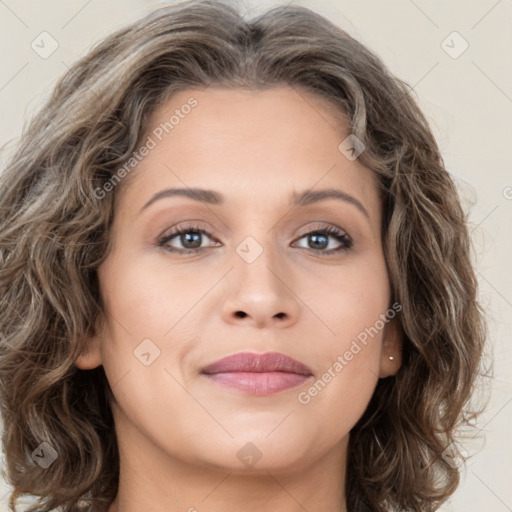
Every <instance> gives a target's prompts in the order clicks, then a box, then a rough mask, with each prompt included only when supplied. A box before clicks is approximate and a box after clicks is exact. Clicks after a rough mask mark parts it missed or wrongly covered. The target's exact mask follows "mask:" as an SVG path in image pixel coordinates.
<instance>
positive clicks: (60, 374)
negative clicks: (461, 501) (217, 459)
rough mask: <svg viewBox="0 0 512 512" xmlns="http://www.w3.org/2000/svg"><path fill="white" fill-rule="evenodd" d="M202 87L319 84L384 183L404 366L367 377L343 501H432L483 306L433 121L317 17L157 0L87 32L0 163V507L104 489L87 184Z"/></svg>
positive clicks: (105, 240) (98, 212) (438, 494)
mask: <svg viewBox="0 0 512 512" xmlns="http://www.w3.org/2000/svg"><path fill="white" fill-rule="evenodd" d="M211 85H212V86H219V87H227V88H252V89H264V88H269V87H273V86H279V85H288V86H290V87H292V88H294V90H296V91H297V92H299V93H302V92H305V93H310V94H314V95H316V97H318V98H322V99H324V100H327V101H328V102H330V104H331V105H333V106H335V107H336V108H335V109H334V110H335V115H337V116H339V118H340V119H344V120H345V121H346V123H347V126H348V128H349V130H350V133H351V134H353V135H355V136H356V137H357V138H358V139H360V141H361V142H362V143H363V144H364V148H365V149H364V152H363V153H362V154H361V155H360V156H359V160H360V162H361V163H362V164H363V165H366V166H367V167H368V168H370V169H371V170H372V171H373V172H374V173H375V174H374V176H375V178H376V183H377V186H378V188H379V192H380V193H381V196H382V204H383V211H384V216H383V226H382V242H383V247H384V254H385V260H386V265H387V269H388V274H389V281H390V286H391V293H392V297H393V300H394V301H397V302H399V303H400V304H401V305H402V310H401V312H400V314H399V315H398V316H397V320H398V322H399V329H400V331H401V336H402V342H403V348H402V350H403V354H402V357H403V363H402V366H401V368H400V369H399V371H398V373H397V374H396V375H395V376H394V377H391V378H386V379H380V380H379V381H378V383H377V386H376V388H375V391H374V394H373V396H372V399H371V401H370V403H369V404H368V407H367V409H366V411H365V412H364V414H363V416H362V417H361V418H360V419H359V421H358V422H357V424H356V425H355V426H354V427H353V429H352V430H351V432H350V438H349V450H348V461H347V464H348V471H347V478H346V482H345V493H346V499H347V507H348V510H349V511H350V512H359V511H372V512H385V511H386V512H387V511H392V510H393V511H394V510H400V511H414V512H420V511H421V512H428V511H433V510H437V508H438V507H439V506H440V505H441V504H442V503H443V502H444V501H446V499H447V498H448V497H449V496H450V495H451V494H452V493H453V492H454V491H455V489H456V488H457V486H458V484H459V479H460V475H459V468H458V467H453V466H454V465H453V464H452V465H450V464H448V463H446V462H445V460H444V458H443V456H442V455H443V452H444V451H445V449H446V448H447V447H448V446H449V445H451V444H452V443H453V442H454V441H455V439H456V434H457V432H458V429H459V427H461V425H465V424H467V423H468V418H469V417H470V416H469V415H470V414H471V413H473V414H474V411H470V410H469V403H470V398H471V396H472V394H473V392H474V390H475V389H476V387H475V386H476V384H475V383H476V381H477V376H478V375H480V373H479V372H480V370H481V362H482V356H483V350H484V348H485V347H484V344H485V339H486V321H485V318H484V314H483V308H482V307H481V305H480V304H479V302H478V298H477V279H476V275H475V270H474V268H473V263H472V258H471V251H472V249H473V246H472V242H471V240H470V234H469V230H468V222H467V214H465V213H464V211H463V209H462V206H461V204H460V200H459V196H458V193H457V190H456V187H455V184H454V182H453V180H452V179H451V177H450V175H449V173H448V172H447V170H446V168H445V165H444V162H443V159H442V157H441V155H440V151H439V148H438V146H437V144H436V141H435V139H434V136H433V135H432V133H431V131H430V128H429V125H428V122H427V120H426V118H425V117H424V115H423V114H422V112H421V111H420V109H419V107H418V105H417V103H416V101H415V100H414V98H413V97H412V89H411V87H410V86H409V85H407V83H406V82H404V81H402V80H400V79H398V78H396V77H394V76H393V75H392V74H391V73H390V72H389V71H388V69H387V67H386V66H385V65H384V64H383V62H382V61H381V60H380V59H379V58H378V57H377V56H376V55H374V54H373V53H372V52H371V51H369V50H368V49H367V48H366V47H365V46H364V45H362V44H361V43H360V42H358V41H357V40H355V39H354V38H353V37H351V36H350V35H349V34H347V33H346V32H345V31H343V30H342V29H341V28H339V27H338V26H336V25H334V24H333V23H331V22H330V21H329V20H327V19H325V18H324V17H322V16H320V15H319V14H317V13H314V12H313V11H311V10H309V9H307V8H305V7H297V6H281V7H276V8H273V9H271V10H269V11H267V12H265V13H263V14H259V15H258V16H255V17H254V18H252V19H251V20H246V19H244V17H243V16H242V15H241V14H240V13H239V12H238V10H237V9H236V8H234V7H232V6H229V5H227V4H224V3H220V2H215V1H187V2H182V3H181V4H175V5H167V6H164V7H162V8H159V9H157V10H155V11H153V12H151V13H150V14H148V15H146V16H145V17H143V18H141V19H139V20H137V21H135V22H132V24H130V25H129V26H126V27H124V28H123V29H121V30H118V31H117V32H115V33H113V34H111V35H109V36H108V37H106V38H105V39H103V40H102V41H100V42H99V43H97V44H96V45H95V46H94V47H93V48H92V49H91V50H90V51H89V53H88V54H87V55H86V56H85V57H83V58H81V59H80V60H78V61H77V62H76V63H75V64H74V65H73V67H72V68H71V69H70V70H69V71H68V72H66V73H65V74H64V75H63V76H62V77H61V78H60V80H59V81H58V83H57V84H56V86H55V88H54V89H53V91H52V94H51V95H50V96H49V98H48V99H47V100H46V102H45V104H44V105H43V107H42V108H41V110H40V111H39V112H38V113H37V114H36V115H35V116H33V118H32V119H31V120H30V123H29V124H28V126H24V129H23V134H22V136H21V137H20V143H19V144H18V145H17V147H16V151H15V152H14V153H13V155H11V157H10V159H9V161H8V163H7V166H6V168H5V170H4V172H3V173H2V175H1V176H0V185H1V196H0V265H1V268H0V299H1V308H0V335H1V342H0V412H1V416H2V418H3V422H4V425H3V429H4V430H3V433H2V443H3V450H4V454H5V466H6V471H7V477H8V480H9V483H10V484H11V485H12V487H13V490H12V493H11V495H10V502H9V503H10V507H11V509H12V510H16V508H15V507H17V505H16V500H17V499H19V497H20V496H23V495H32V496H35V497H38V501H37V503H36V504H35V505H33V508H30V509H29V512H34V511H35V510H38V511H39V512H47V511H50V510H51V509H54V508H56V507H60V508H59V510H62V511H65V512H71V511H74V510H87V511H92V510H106V508H107V507H108V506H109V504H110V503H111V502H112V501H113V500H114V498H115V496H116V493H117V490H118V477H119V452H118V446H117V440H116V434H115V428H114V421H113V417H112V413H111V409H110V405H109V404H110V400H111V398H112V396H113V395H112V391H111V388H110V386H109V383H108V380H107V378H106V375H105V372H104V370H103V367H102V366H99V367H98V368H95V369H94V370H87V371H84V370H80V369H78V368H77V367H76V365H75V359H76V358H77V357H78V355H79V354H80V353H81V352H83V351H84V350H86V347H85V340H86V339H87V337H88V336H91V335H93V334H94V332H95V325H96V320H97V319H98V318H100V316H101V314H102V312H103V305H102V301H101V297H100V293H99V285H98V278H97V273H96V271H97V269H98V266H99V265H100V264H101V263H102V262H103V261H104V259H105V257H106V256H107V254H108V251H109V247H110V227H111V223H112V220H113V215H114V199H115V197H116V196H117V195H118V192H119V191H118V190H117V189H116V190H115V191H112V192H111V193H107V194H105V193H102V194H99V193H98V190H100V189H102V187H104V185H105V183H106V182H107V181H109V180H112V177H113V176H114V174H116V171H117V170H118V169H119V168H120V166H122V165H124V164H125V163H126V162H127V161H128V160H129V159H130V158H131V157H132V155H133V153H134V151H136V150H137V148H138V147H139V146H140V144H141V141H142V140H143V137H144V136H145V134H146V133H147V130H148V121H149V118H150V116H151V114H152V113H153V112H154V111H155V110H156V109H157V108H158V106H159V105H161V104H162V103H163V102H164V101H166V100H167V99H169V98H170V97H171V95H172V94H174V93H175V92H177V91H180V90H189V89H190V90H193V89H194V88H201V89H202V88H206V87H208V86H211ZM341 136H342V134H341V133H340V142H341ZM122 185H124V183H123V184H122ZM102 190H103V189H102ZM42 442H47V443H49V445H50V446H51V447H53V448H54V449H55V450H56V451H57V454H58V460H57V461H56V463H53V464H51V465H50V466H48V467H46V468H43V467H41V466H40V465H39V464H36V463H35V462H34V460H35V457H33V453H34V451H35V450H36V449H38V447H39V446H40V444H41V443H42ZM31 454H32V456H31ZM80 506H83V508H80Z"/></svg>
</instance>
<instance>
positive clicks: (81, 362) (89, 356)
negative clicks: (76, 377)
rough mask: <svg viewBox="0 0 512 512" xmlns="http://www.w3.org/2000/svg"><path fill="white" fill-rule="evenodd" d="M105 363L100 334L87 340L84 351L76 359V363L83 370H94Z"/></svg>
mask: <svg viewBox="0 0 512 512" xmlns="http://www.w3.org/2000/svg"><path fill="white" fill-rule="evenodd" d="M102 363H103V360H102V357H101V340H100V336H99V334H97V335H95V336H92V337H90V338H88V339H87V340H85V342H84V348H83V350H82V352H81V353H80V354H79V355H78V357H77V358H76V359H75V365H76V366H77V367H78V368H80V369H81V370H92V369H94V368H97V367H98V366H100V365H101V364H102Z"/></svg>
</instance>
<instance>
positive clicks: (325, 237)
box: [299, 226, 353, 255]
mask: <svg viewBox="0 0 512 512" xmlns="http://www.w3.org/2000/svg"><path fill="white" fill-rule="evenodd" d="M329 238H331V239H335V240H337V241H338V242H339V245H338V247H336V245H335V246H334V248H333V247H331V248H330V249H328V250H325V249H327V247H329ZM302 239H306V241H307V243H308V244H312V245H313V247H312V248H310V247H305V249H309V250H312V251H315V252H321V253H322V254H327V255H329V254H334V253H337V252H343V251H348V250H350V249H351V247H352V244H353V242H352V240H351V239H350V237H349V236H348V235H347V234H346V233H345V232H344V231H341V230H340V229H338V228H336V227H334V226H326V227H319V228H317V229H315V230H313V231H309V232H308V233H306V234H304V235H303V236H302V237H301V238H300V239H299V240H302Z"/></svg>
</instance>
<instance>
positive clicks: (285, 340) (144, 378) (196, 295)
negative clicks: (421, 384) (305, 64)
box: [77, 86, 400, 472]
mask: <svg viewBox="0 0 512 512" xmlns="http://www.w3.org/2000/svg"><path fill="white" fill-rule="evenodd" d="M191 98H193V99H191ZM187 105H188V106H187ZM334 113H335V111H334V110H333V108H332V107H330V106H328V105H326V104H325V103H324V102H323V100H320V99H318V98H316V97H315V96H311V95H310V94H309V93H306V92H300V94H299V92H297V91H296V90H294V89H292V88H289V87H286V86H282V87H276V88H271V89H267V90H263V91H247V90H238V89H236V90H227V89H222V88H213V87H210V88H208V89H205V90H188V91H182V92H180V93H178V94H176V95H174V96H173V97H172V99H171V100H170V101H168V102H167V103H165V104H163V106H162V107H161V108H160V109H159V110H157V111H156V112H155V114H154V115H153V117H152V119H151V122H150V128H149V131H148V133H147V134H146V138H145V139H144V144H145V145H146V150H142V151H140V152H139V153H140V154H139V157H140V162H139V163H138V164H137V166H136V168H135V169H134V170H133V171H131V172H132V174H133V175H132V176H130V180H131V181H130V182H129V183H128V182H127V183H126V184H124V183H122V182H121V184H120V185H117V187H119V190H115V191H114V192H107V193H116V194H117V193H118V192H119V196H118V197H117V198H116V211H115V216H114V223H113V227H112V232H111V236H112V239H113V247H112V251H111V253H109V255H108V257H107V259H106V260H105V262H104V263H103V264H102V266H101V267H100V268H99V280H100V288H101V295H102V298H103V301H104V304H105V315H106V321H105V323H104V324H103V325H102V326H101V329H100V330H99V333H98V336H97V337H96V338H94V339H91V340H89V341H90V350H89V351H88V352H87V353H84V354H82V355H81V356H80V357H79V359H78V360H77V366H79V367H80V368H82V369H89V368H94V367H96V366H98V365H100V364H102V365H103V366H104V369H105V372H106V375H107V377H108V380H109V382H110V385H111V388H112V390H113V394H114V396H115V401H114V403H113V412H114V418H115V422H116V431H117V434H118V438H119V443H120V446H121V448H122V447H123V446H124V447H127V446H129V447H130V449H131V450H132V453H137V454H138V456H139V457H140V458H141V459H142V458H143V457H145V456H146V455H148V454H149V453H150V452H151V450H154V451H155V453H159V454H160V455H159V456H160V457H163V459H165V460H166V461H167V462H169V461H171V460H179V461H180V462H187V463H192V464H199V465H202V466H207V467H208V466H209V467H217V468H223V469H226V470H232V471H242V472H243V471H246V472H250V471H253V472H254V471H260V470H261V471H264V470H270V469H272V470H273V471H274V472H275V471H282V472H286V471H288V470H291V468H293V470H299V469H300V468H305V467H308V466H310V465H311V464H312V463H313V462H315V461H318V460H319V459H321V458H322V457H325V456H326V455H327V454H334V455H335V456H336V455H340V457H342V456H343V454H344V451H345V449H346V443H347V441H348V433H349V431H350V429H351V428H352V427H353V426H354V424H355V423H356V422H357V420H358V419H359V418H360V417H361V415H362V414H363V412H364V410H365V408H366V406H367V404H368V402H369V400H370V397H371V395H372V393H373V391H374V388H375V386H376V384H377V380H378V379H379V377H386V376H389V375H392V374H394V373H395V372H396V370H397V369H398V367H399V365H400V346H399V341H398V339H397V336H396V331H395V329H393V326H394V323H395V321H392V322H390V321H389V319H390V318H391V317H393V316H395V314H396V308H395V309H393V308H392V305H391V304H390V300H391V296H390V286H389V282H388V275H387V270H386V265H385V260H384V254H383V247H382V244H381V222H382V218H381V215H382V212H381V204H380V200H379V196H378V191H377V187H376V185H375V182H374V177H373V174H372V172H371V171H370V170H369V169H367V168H365V167H364V166H363V165H362V164H361V163H360V162H359V160H358V159H357V158H355V157H356V156H357V151H356V153H355V154H354V152H350V151H347V148H346V144H347V142H345V143H344V144H343V145H342V146H341V149H340V148H339V147H340V144H341V143H342V141H344V139H345V138H346V137H347V136H348V135H349V132H348V130H347V128H346V127H345V126H344V125H343V124H342V122H341V121H340V120H336V119H335V118H334V117H333V114H334ZM173 116H174V117H173ZM165 123H167V124H165ZM357 149H360V148H359V147H357V148H356V150H357ZM144 155H145V156H144ZM122 174H123V173H122ZM124 185H126V187H124ZM171 189H180V190H182V191H184V192H182V193H172V192H171ZM198 189H201V190H202V191H203V192H200V193H199V192H197V190H198ZM326 190H330V191H336V193H337V194H338V197H333V196H329V197H327V196H326V197H324V198H322V197H321V196H320V195H319V194H320V192H321V191H326ZM192 191H196V192H195V195H196V197H197V198H198V199H199V200H197V199H194V198H193V197H192ZM204 191H209V192H204ZM304 193H306V195H305V196H303V194H304ZM301 198H302V199H301ZM294 201H296V202H295V203H294ZM176 228H183V231H184V233H182V234H181V235H180V234H179V233H178V234H174V235H173V231H174V230H175V229H176ZM326 230H332V232H330V233H329V232H326ZM243 352H245V353H247V352H250V353H252V354H256V355H258V354H260V355H261V354H265V353H268V352H277V353H281V354H284V355H286V356H288V357H290V358H293V359H294V360H296V361H298V362H300V363H302V364H303V365H304V366H305V367H307V370H305V369H304V368H302V367H301V369H300V370H299V369H298V367H295V368H290V367H282V366H280V364H281V363H282V362H283V360H282V359H279V358H278V359H277V362H276V361H273V360H271V359H269V360H268V361H267V363H269V364H270V365H272V364H273V363H274V364H275V365H277V366H274V367H272V366H269V367H266V366H260V367H258V368H256V367H255V366H254V365H256V364H257V363H254V362H253V363H252V365H253V366H252V369H253V370H254V369H258V370H263V371H262V372H261V373H259V374H257V373H256V372H254V371H253V372H251V371H247V370H248V369H249V368H247V367H241V368H240V367H236V366H232V367H229V368H227V367H223V368H220V367H217V369H216V370H217V372H218V373H209V374H206V373H204V369H205V368H206V367H207V366H209V365H212V363H214V362H216V361H217V360H219V359H221V358H224V357H226V356H230V355H234V354H240V353H243ZM389 356H393V357H394V360H390V358H389ZM248 361H249V362H248ZM242 362H245V363H247V364H249V366H250V364H251V362H250V360H248V359H247V358H242ZM210 369H211V370H212V371H215V368H213V369H212V367H211V368H210ZM237 369H238V370H239V371H238V372H236V371H235V370H237ZM272 370H278V371H272ZM279 370H281V371H279ZM282 370H286V371H282ZM302 370H304V371H302ZM297 372H298V373H297Z"/></svg>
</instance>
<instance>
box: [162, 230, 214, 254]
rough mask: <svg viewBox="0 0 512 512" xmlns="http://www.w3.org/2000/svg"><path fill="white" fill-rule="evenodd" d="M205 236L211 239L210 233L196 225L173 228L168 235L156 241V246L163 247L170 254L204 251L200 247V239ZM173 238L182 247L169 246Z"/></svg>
mask: <svg viewBox="0 0 512 512" xmlns="http://www.w3.org/2000/svg"><path fill="white" fill-rule="evenodd" d="M204 235H206V236H207V237H208V238H210V237H211V233H209V232H208V231H206V230H205V229H203V228H202V227H201V226H197V225H185V226H180V227H178V228H175V229H174V230H173V231H171V232H170V233H167V234H166V235H164V236H163V237H161V238H160V239H159V240H158V246H159V247H164V248H165V249H166V250H167V251H170V252H179V253H192V252H199V251H202V250H204V249H205V248H206V247H201V241H202V240H201V239H202V238H203V237H204ZM174 238H176V239H177V241H178V242H179V243H180V244H181V245H182V247H173V246H172V245H170V242H171V240H173V239H174Z"/></svg>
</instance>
